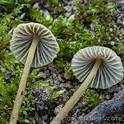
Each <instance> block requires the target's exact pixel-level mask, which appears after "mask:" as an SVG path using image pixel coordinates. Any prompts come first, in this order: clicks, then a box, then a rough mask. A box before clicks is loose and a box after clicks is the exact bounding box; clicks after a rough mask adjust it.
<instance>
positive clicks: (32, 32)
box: [10, 22, 59, 67]
mask: <svg viewBox="0 0 124 124" xmlns="http://www.w3.org/2000/svg"><path fill="white" fill-rule="evenodd" d="M35 36H36V37H38V40H39V42H38V45H37V47H36V50H35V54H34V59H33V62H32V65H31V66H32V67H40V66H44V65H47V64H49V63H50V62H52V61H53V59H54V58H55V57H56V54H57V53H58V51H59V46H58V44H57V42H56V39H55V37H54V35H53V34H52V32H51V31H50V30H49V29H47V28H46V27H45V26H43V25H41V24H38V23H33V22H30V23H25V24H19V25H18V26H17V27H16V28H15V29H14V31H13V35H12V39H11V41H10V49H11V51H12V53H13V54H14V55H15V57H16V58H17V59H18V60H19V61H20V62H22V63H23V64H25V62H26V59H27V55H28V52H29V49H30V46H31V43H32V41H33V38H34V37H35Z"/></svg>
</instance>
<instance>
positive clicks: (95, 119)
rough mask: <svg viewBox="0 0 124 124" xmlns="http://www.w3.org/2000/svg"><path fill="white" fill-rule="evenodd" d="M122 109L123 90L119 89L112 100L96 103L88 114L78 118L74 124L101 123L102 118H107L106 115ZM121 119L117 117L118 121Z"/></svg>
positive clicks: (123, 106) (123, 105)
mask: <svg viewBox="0 0 124 124" xmlns="http://www.w3.org/2000/svg"><path fill="white" fill-rule="evenodd" d="M123 110H124V90H122V91H120V92H119V93H118V94H117V95H116V96H115V97H114V98H113V99H112V100H109V101H106V102H104V103H102V104H100V105H98V106H97V107H96V108H95V109H93V110H92V111H91V112H90V113H89V114H87V115H86V116H84V117H82V118H80V119H78V121H77V122H75V123H74V124H101V122H102V121H103V120H104V119H107V118H106V117H108V116H112V115H114V114H117V113H119V112H121V111H123ZM119 119H120V120H119ZM122 120H123V119H122V118H118V121H122ZM109 121H110V120H109Z"/></svg>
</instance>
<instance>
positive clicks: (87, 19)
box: [0, 0, 124, 124]
mask: <svg viewBox="0 0 124 124" xmlns="http://www.w3.org/2000/svg"><path fill="white" fill-rule="evenodd" d="M120 8H121V7H120ZM122 17H123V15H122V14H121V10H120V9H119V6H116V5H115V4H114V3H112V2H108V1H107V0H93V1H92V0H87V1H85V0H80V1H78V0H77V1H71V0H43V1H39V0H27V1H25V0H9V1H8V0H1V1H0V123H1V124H6V123H7V122H8V121H9V117H10V114H11V110H12V106H13V100H14V98H15V95H16V92H17V88H18V83H19V81H20V78H21V74H22V70H23V65H22V64H21V63H20V62H18V61H17V60H16V59H15V57H14V56H13V55H12V54H11V51H10V49H9V41H10V39H11V36H12V32H13V29H14V28H15V27H16V26H17V25H18V24H20V23H26V22H37V23H41V24H43V25H45V26H46V27H47V28H49V29H50V30H51V31H52V33H53V34H54V35H55V37H56V38H57V42H58V44H59V46H60V52H59V53H58V55H57V57H56V59H55V60H54V62H53V63H52V64H50V65H48V66H46V67H44V68H38V69H32V70H31V73H30V75H29V78H28V84H27V89H26V91H27V92H26V95H25V96H26V97H25V101H24V102H23V105H22V108H21V110H20V111H21V114H20V118H19V122H18V123H21V124H22V123H31V124H34V123H38V122H39V123H40V122H42V123H43V122H44V121H45V120H47V121H46V123H49V121H50V119H52V117H54V116H55V114H54V111H53V110H54V108H55V107H56V106H59V105H60V106H61V104H64V103H65V102H66V101H67V99H68V97H70V96H71V95H72V94H73V92H74V91H75V89H76V88H77V87H78V86H79V85H80V84H79V82H78V80H76V79H75V77H74V76H73V74H72V72H71V68H70V63H71V59H72V57H73V55H74V54H75V53H76V52H77V51H78V50H79V49H82V48H84V47H88V46H94V45H100V46H106V47H109V48H111V49H113V50H114V51H115V52H116V53H117V55H119V56H120V57H121V59H122V62H123V65H124V30H123V20H122ZM53 70H54V71H53ZM40 72H41V73H40ZM42 74H45V76H46V77H45V76H43V75H42ZM51 75H52V76H51ZM48 80H49V81H48ZM67 82H68V84H67ZM37 84H38V85H37ZM64 85H65V87H64ZM122 85H123V84H122ZM36 88H44V89H47V90H48V91H49V93H50V96H51V97H50V98H49V100H48V101H47V102H45V103H44V104H43V105H44V107H43V109H40V110H38V111H36V108H35V107H34V106H32V99H33V97H34V96H33V95H32V94H31V93H32V92H33V90H34V89H36ZM121 88H122V87H120V85H119V88H118V90H120V89H121ZM115 89H116V87H114V88H113V90H112V92H110V91H107V92H106V93H105V91H99V90H98V91H97V92H99V93H100V95H102V94H104V93H105V94H106V95H105V96H107V95H108V97H109V98H107V97H106V98H103V97H102V98H101V97H100V95H98V94H97V93H96V91H95V90H89V91H87V92H86V94H85V98H83V100H82V101H81V102H79V105H77V106H76V107H77V108H78V109H79V111H78V112H79V113H80V114H82V113H84V114H86V113H88V112H90V110H92V109H93V108H94V107H95V106H97V105H98V104H99V103H100V102H102V101H104V100H107V99H110V98H112V97H113V95H114V93H116V92H118V91H115ZM116 90H117V89H116ZM31 91H32V92H31ZM94 92H95V93H96V95H92V94H93V93H94ZM107 93H109V94H107ZM61 94H63V95H61ZM111 95H112V96H111ZM110 96H111V97H110ZM83 101H85V102H83ZM82 102H83V104H84V105H80V103H82ZM91 103H92V104H91ZM76 107H75V108H74V109H73V110H72V111H71V113H70V114H69V117H72V115H73V114H74V113H75V111H76ZM82 107H86V109H84V110H82V111H80V108H81V109H82ZM78 112H77V115H79V113H78ZM34 113H35V114H34ZM43 115H44V116H43ZM77 115H75V116H77ZM75 116H73V117H75ZM41 118H42V119H41ZM45 118H46V119H45ZM48 118H49V119H48ZM70 122H71V120H69V122H68V120H66V119H65V121H64V123H70Z"/></svg>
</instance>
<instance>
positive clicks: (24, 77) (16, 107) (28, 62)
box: [9, 37, 39, 124]
mask: <svg viewBox="0 0 124 124" xmlns="http://www.w3.org/2000/svg"><path fill="white" fill-rule="evenodd" d="M38 41H39V40H38V38H37V37H34V38H33V42H32V44H31V47H30V50H29V53H28V56H27V60H26V63H25V67H24V70H23V74H22V78H21V81H20V84H19V88H18V92H17V95H16V99H15V102H14V106H13V110H12V114H11V117H10V122H9V124H16V122H17V120H18V115H19V109H20V106H21V103H22V100H23V96H24V91H25V88H26V81H27V77H28V74H29V71H30V67H31V64H32V61H33V57H34V53H35V50H36V47H37V44H38Z"/></svg>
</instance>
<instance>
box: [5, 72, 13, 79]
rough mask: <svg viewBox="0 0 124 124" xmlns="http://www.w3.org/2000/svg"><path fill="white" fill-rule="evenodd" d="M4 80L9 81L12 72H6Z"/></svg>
mask: <svg viewBox="0 0 124 124" xmlns="http://www.w3.org/2000/svg"><path fill="white" fill-rule="evenodd" d="M5 77H6V79H7V80H8V79H10V78H11V77H12V72H7V73H6V75H5Z"/></svg>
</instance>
